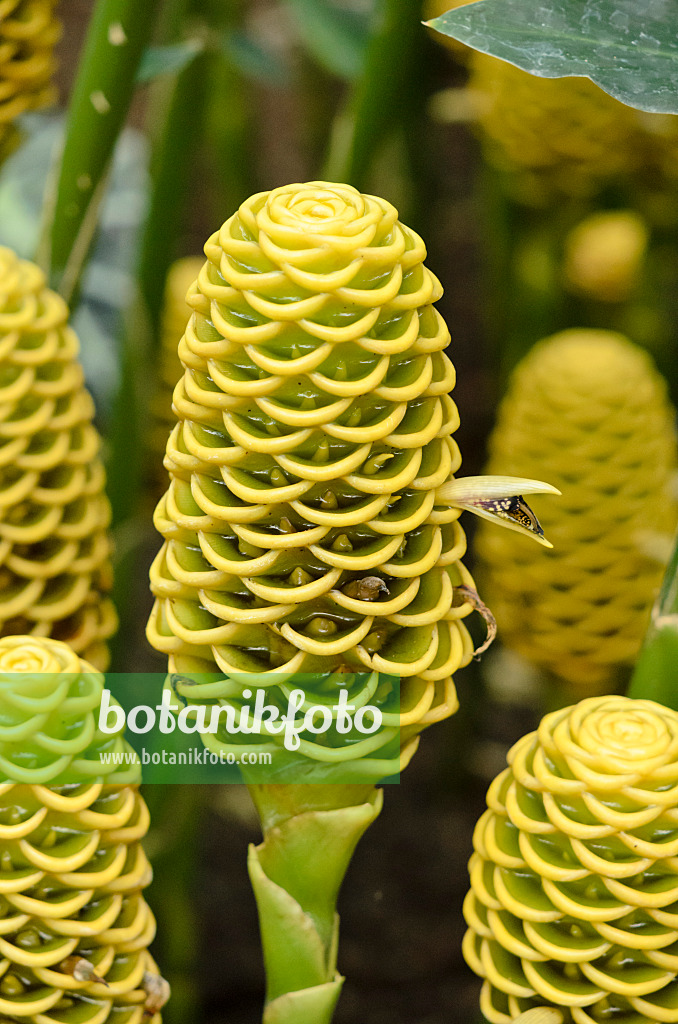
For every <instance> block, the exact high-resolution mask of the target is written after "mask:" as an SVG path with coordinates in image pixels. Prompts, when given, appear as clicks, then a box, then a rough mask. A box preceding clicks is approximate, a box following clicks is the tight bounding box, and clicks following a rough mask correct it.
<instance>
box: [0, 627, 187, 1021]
mask: <svg viewBox="0 0 678 1024" xmlns="http://www.w3.org/2000/svg"><path fill="white" fill-rule="evenodd" d="M103 688H104V678H103V676H102V675H100V674H99V673H98V672H97V671H96V670H95V669H94V668H93V667H92V665H89V664H88V663H87V662H85V661H82V660H81V659H80V658H79V657H78V656H77V655H76V654H75V653H74V652H73V651H72V650H71V649H70V648H69V647H68V646H67V645H66V644H63V643H61V642H60V641H57V640H51V639H44V638H40V637H27V636H24V637H16V636H15V637H5V638H3V639H2V640H0V947H1V949H0V952H1V954H2V960H1V961H0V1019H2V1020H3V1021H25V1022H26V1024H104V1022H107V1021H108V1022H113V1021H115V1022H116V1024H142V1022H143V1024H145V1022H149V1024H150V1022H152V1024H160V1015H159V1013H158V1010H159V1008H160V1006H161V1005H162V1002H163V1001H164V999H165V998H166V989H167V986H166V983H165V982H163V980H162V978H160V976H159V975H158V971H157V968H156V966H155V964H154V962H153V960H152V958H151V956H150V954H149V953H148V948H147V947H148V944H149V943H150V942H151V940H152V939H153V935H154V931H155V922H154V920H153V915H152V913H151V911H150V909H149V907H148V906H147V904H146V902H145V901H144V899H143V896H142V894H141V890H142V889H143V887H144V886H145V885H147V884H148V882H149V881H150V876H151V871H150V866H149V864H148V861H147V860H146V857H145V855H144V852H143V849H142V847H141V845H140V841H141V839H142V838H143V837H144V835H145V834H146V831H147V828H148V811H147V809H146V805H145V804H144V801H143V800H142V798H141V796H140V795H139V791H138V783H139V781H140V769H139V764H138V762H137V763H130V764H123V765H115V764H104V763H103V762H102V759H101V755H102V754H117V755H120V756H121V757H122V758H124V757H125V755H132V751H131V748H130V747H129V746H128V745H127V743H126V742H125V741H124V738H123V736H122V733H121V732H119V731H118V732H113V733H107V734H103V733H102V732H100V731H99V729H98V724H97V723H98V715H99V707H100V702H101V695H102V691H103Z"/></svg>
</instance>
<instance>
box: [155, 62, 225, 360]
mask: <svg viewBox="0 0 678 1024" xmlns="http://www.w3.org/2000/svg"><path fill="white" fill-rule="evenodd" d="M209 59H210V58H209V56H208V55H207V54H206V53H202V54H200V55H199V56H198V57H196V58H195V60H193V61H192V62H191V63H190V64H189V66H188V67H187V68H185V70H184V71H183V72H182V73H181V75H180V76H179V77H178V78H177V79H176V82H175V83H174V87H173V90H172V95H171V99H170V101H169V106H168V108H167V113H166V116H165V118H164V123H163V127H162V130H161V132H160V133H159V134H158V136H157V138H156V143H155V146H154V151H153V160H152V166H151V174H152V179H153V189H152V192H151V204H150V208H149V211H148V216H147V218H146V227H145V230H144V236H143V241H142V246H141V259H140V265H139V284H140V287H141V292H142V295H143V297H144V301H145V303H146V307H147V309H148V313H149V319H150V325H151V331H152V335H153V337H154V339H155V340H157V335H158V330H159V323H160V317H161V312H162V304H163V294H164V289H165V279H166V277H167V271H168V270H169V267H170V265H171V263H172V262H173V261H174V260H175V259H177V258H178V257H179V256H183V255H184V253H183V252H180V251H179V249H178V240H179V238H180V235H181V226H182V221H183V218H184V216H185V213H186V208H187V205H188V202H187V200H188V196H189V185H190V183H191V171H192V167H193V163H194V160H195V155H196V151H197V150H198V149H199V147H200V143H201V138H202V135H203V128H204V99H205V82H206V73H207V67H208V64H209Z"/></svg>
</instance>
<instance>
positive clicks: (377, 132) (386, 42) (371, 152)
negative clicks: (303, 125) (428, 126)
mask: <svg viewBox="0 0 678 1024" xmlns="http://www.w3.org/2000/svg"><path fill="white" fill-rule="evenodd" d="M425 43H426V36H425V31H424V29H423V27H422V24H421V0H382V3H381V5H380V10H379V11H378V28H377V31H376V32H375V34H374V36H373V38H372V40H371V42H370V45H369V47H368V52H367V58H366V63H365V69H364V72H363V74H362V76H361V78H360V79H359V81H358V83H357V85H356V88H355V91H354V94H353V96H352V98H351V100H350V102H349V106H348V110H347V111H346V112H345V113H343V114H341V115H340V116H339V118H338V120H337V123H336V125H335V132H334V137H333V140H332V145H331V147H330V152H329V154H328V157H327V160H326V164H325V169H324V172H323V175H324V177H325V179H326V180H328V181H346V182H349V183H350V184H352V185H354V186H355V187H356V188H358V189H366V188H368V185H369V182H368V173H369V169H370V164H371V162H372V160H373V158H374V156H375V154H376V152H377V151H378V148H379V145H380V143H381V142H383V140H384V139H385V137H386V136H387V134H388V133H389V132H390V131H391V130H392V129H393V128H394V127H395V126H397V125H399V124H402V123H403V121H406V120H407V117H406V114H407V111H408V110H409V109H410V106H411V103H412V101H413V100H414V99H415V98H416V97H417V96H418V95H419V94H420V86H419V84H418V76H419V74H420V69H421V67H422V55H423V53H424V46H425Z"/></svg>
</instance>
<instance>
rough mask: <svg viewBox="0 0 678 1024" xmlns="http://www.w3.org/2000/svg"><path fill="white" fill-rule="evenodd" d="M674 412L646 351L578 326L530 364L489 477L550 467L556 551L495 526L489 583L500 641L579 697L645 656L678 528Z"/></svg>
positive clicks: (521, 374)
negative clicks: (666, 555) (555, 494)
mask: <svg viewBox="0 0 678 1024" xmlns="http://www.w3.org/2000/svg"><path fill="white" fill-rule="evenodd" d="M674 418H675V413H674V411H673V409H672V408H671V406H670V403H669V402H668V399H667V395H666V384H665V382H664V381H663V379H662V378H661V377H660V375H659V374H658V372H657V370H656V369H655V367H654V366H653V364H652V361H651V359H650V357H649V356H648V354H647V353H646V352H644V351H643V350H642V349H640V348H639V347H638V346H636V345H634V344H633V343H632V342H630V341H629V340H628V339H627V338H624V337H623V336H621V335H618V334H614V333H612V332H611V331H593V330H584V329H579V330H570V331H564V332H561V333H560V334H557V335H554V336H553V337H551V338H547V339H545V340H544V341H542V342H540V343H539V344H538V345H536V346H535V347H534V349H532V351H531V352H530V353H529V354H528V355H527V356H526V357H525V359H524V360H523V361H522V362H521V363H520V364H519V365H518V367H517V368H516V370H515V371H514V374H513V377H512V379H511V382H510V385H509V389H508V393H507V395H506V397H505V398H504V400H503V402H502V404H501V407H500V410H499V415H498V418H497V424H496V427H495V429H494V431H493V433H492V437H491V440H490V459H489V462H488V467H487V468H488V471H489V472H492V471H494V470H496V469H498V468H499V467H502V468H506V469H507V470H509V471H510V472H515V473H525V474H531V473H535V474H536V473H543V474H544V475H545V476H547V477H548V479H549V480H551V481H553V483H554V484H555V485H557V486H558V487H559V488H560V490H561V491H562V497H561V498H559V499H558V500H557V501H556V500H555V499H553V498H551V497H550V496H549V497H545V498H543V499H542V504H541V507H540V517H541V519H542V522H543V524H544V528H545V530H546V532H547V534H548V536H549V537H550V539H551V540H552V541H553V550H552V551H548V552H542V551H540V552H538V557H535V551H534V550H533V546H532V545H530V544H526V543H525V541H524V539H523V538H520V537H510V543H507V542H506V541H507V540H508V539H509V538H508V536H507V535H504V534H502V533H500V532H499V531H497V530H493V529H489V528H486V526H485V524H484V523H483V524H482V526H481V529H480V530H479V531H478V536H477V541H476V550H477V552H478V556H479V558H478V569H477V573H478V578H479V579H480V581H481V586H482V589H483V594H484V596H485V600H486V601H487V602H488V604H489V605H490V607H491V608H492V610H493V612H494V614H495V616H496V618H497V623H498V626H499V633H500V636H501V638H502V641H503V642H504V643H505V644H506V645H507V646H508V647H511V648H512V649H514V650H516V651H517V652H518V653H519V654H521V655H522V656H524V657H525V658H527V659H528V660H529V661H531V662H532V663H533V664H535V665H537V666H539V667H541V668H544V669H547V670H549V671H550V672H552V673H553V674H554V675H556V676H558V677H559V678H560V679H563V680H565V681H566V682H567V683H569V684H571V685H572V686H573V687H575V688H578V690H579V694H583V693H585V692H586V690H587V688H588V692H589V693H590V692H595V691H596V690H598V691H600V690H601V689H603V688H605V687H610V686H613V685H614V684H615V682H617V681H618V680H619V678H620V674H621V673H623V672H624V669H625V666H628V665H630V664H631V663H632V662H633V660H634V659H635V657H636V655H637V653H638V650H639V648H640V645H641V642H642V638H643V635H644V633H645V630H646V628H647V623H648V619H649V614H650V608H651V605H652V602H653V600H654V598H655V596H656V593H657V591H658V589H659V585H660V582H661V577H662V572H663V563H662V560H661V557H660V555H661V550H662V547H663V546H668V545H669V544H670V540H671V536H672V533H673V531H674V529H675V526H676V522H677V521H678V507H677V502H676V497H675V493H674V481H675V473H676V435H675V428H674Z"/></svg>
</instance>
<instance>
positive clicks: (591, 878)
mask: <svg viewBox="0 0 678 1024" xmlns="http://www.w3.org/2000/svg"><path fill="white" fill-rule="evenodd" d="M508 762H509V767H508V768H507V769H506V770H505V771H504V772H502V773H501V775H499V776H498V777H497V778H496V779H495V781H494V782H493V783H492V785H491V786H490V789H489V791H488V795H487V804H488V809H487V810H486V811H485V813H484V814H483V816H482V817H481V818H480V820H479V822H478V825H477V826H476V830H475V834H474V849H475V852H474V854H473V857H472V858H471V862H470V865H469V868H470V873H471V891H470V892H469V894H468V896H467V899H466V902H465V904H464V914H465V917H466V920H467V923H468V925H469V931H468V932H467V934H466V937H465V940H464V954H465V956H466V959H467V961H468V962H469V964H470V965H471V967H472V968H473V970H474V971H475V972H476V973H477V974H479V975H480V976H481V977H483V978H484V979H485V983H484V985H483V990H482V997H481V1006H482V1011H483V1014H484V1015H485V1017H486V1018H487V1019H488V1020H489V1021H491V1022H492V1024H508V1022H509V1021H513V1020H515V1019H516V1018H517V1017H518V1015H519V1014H520V1013H521V1012H524V1011H528V1010H529V1009H530V1008H532V1007H535V1008H536V1007H543V1006H544V1005H552V1006H555V1007H557V1008H558V1009H559V1010H560V1012H561V1014H562V1017H563V1019H564V1021H565V1022H566V1024H604V1022H607V1021H612V1020H615V1021H617V1020H618V1021H624V1022H625V1024H651V1022H660V1021H661V1022H663V1024H675V1022H676V1021H678V977H677V975H678V951H677V950H676V933H677V932H678V914H677V913H676V906H677V905H678V904H677V901H678V866H677V864H676V854H678V837H677V831H676V821H677V820H678V714H676V712H675V711H673V710H669V709H668V708H665V707H662V706H661V705H659V704H655V703H654V702H652V701H646V700H631V699H629V698H628V697H616V696H607V697H589V698H587V699H586V700H583V701H581V702H580V703H579V704H577V705H575V706H574V707H569V708H564V709H562V710H560V711H555V712H552V713H551V714H549V715H547V716H546V717H545V718H544V719H543V720H542V722H541V724H540V726H539V728H538V730H537V731H536V732H533V733H530V734H529V735H527V736H524V737H523V738H522V739H521V740H519V742H518V743H516V744H515V746H514V747H513V748H512V750H511V751H510V752H509V755H508ZM535 1016H537V1015H536V1014H535ZM521 1019H522V1018H521Z"/></svg>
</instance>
